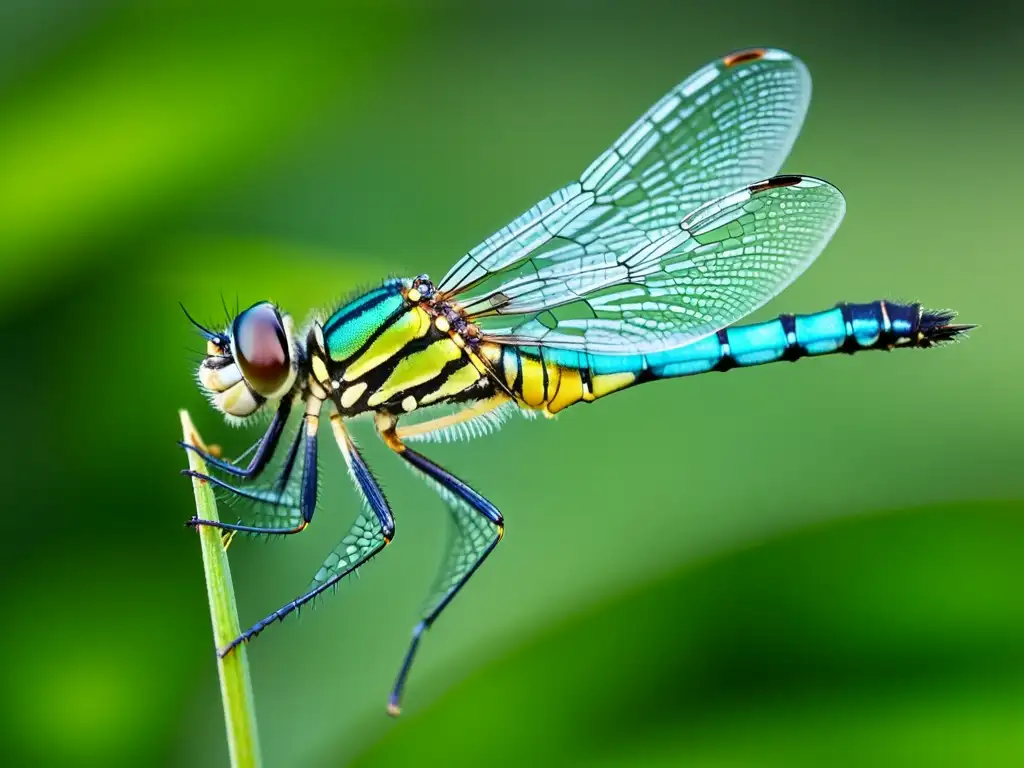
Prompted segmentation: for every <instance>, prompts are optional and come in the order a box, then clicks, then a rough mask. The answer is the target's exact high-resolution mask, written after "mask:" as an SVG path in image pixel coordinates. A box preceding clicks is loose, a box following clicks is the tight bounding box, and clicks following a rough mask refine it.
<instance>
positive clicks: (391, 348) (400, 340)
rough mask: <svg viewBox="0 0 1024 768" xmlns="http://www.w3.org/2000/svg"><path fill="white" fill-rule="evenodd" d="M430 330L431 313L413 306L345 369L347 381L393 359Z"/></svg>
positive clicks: (359, 376)
mask: <svg viewBox="0 0 1024 768" xmlns="http://www.w3.org/2000/svg"><path fill="white" fill-rule="evenodd" d="M428 330H430V315H428V314H427V312H426V310H424V309H423V307H413V308H412V309H410V310H409V311H408V312H406V313H405V314H404V315H402V316H401V317H400V318H398V319H397V320H395V321H394V322H393V323H392V324H391V325H390V327H388V328H387V329H386V330H385V331H384V332H383V333H381V335H380V336H378V337H377V338H376V339H374V340H373V343H372V344H370V346H369V347H368V348H367V350H366V351H365V352H363V354H361V355H360V356H359V357H357V358H356V359H355V360H353V361H352V362H351V364H349V366H348V368H346V369H345V376H344V379H345V381H354V380H356V379H358V378H361V377H362V376H363V375H364V374H366V372H367V371H371V370H373V369H374V368H376V367H377V366H378V365H380V364H381V363H384V362H386V361H387V360H389V359H391V358H392V357H394V356H395V355H397V354H398V353H399V352H401V351H402V348H403V347H404V346H405V345H406V344H408V343H409V342H410V341H413V340H414V339H418V338H420V337H421V336H423V335H425V334H426V332H427V331H428Z"/></svg>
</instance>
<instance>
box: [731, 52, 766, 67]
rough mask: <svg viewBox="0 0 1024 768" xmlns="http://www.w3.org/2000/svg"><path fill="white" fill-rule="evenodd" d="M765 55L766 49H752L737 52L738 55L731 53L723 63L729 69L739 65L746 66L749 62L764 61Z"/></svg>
mask: <svg viewBox="0 0 1024 768" xmlns="http://www.w3.org/2000/svg"><path fill="white" fill-rule="evenodd" d="M765 53H767V51H765V49H764V48H751V49H750V50H747V51H737V52H736V53H730V54H729V55H728V56H726V57H725V58H724V59H722V63H723V64H724V65H725V66H727V67H735V66H736V65H737V64H746V63H747V62H748V61H757V60H759V59H763V58H764V55H765Z"/></svg>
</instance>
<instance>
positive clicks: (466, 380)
mask: <svg viewBox="0 0 1024 768" xmlns="http://www.w3.org/2000/svg"><path fill="white" fill-rule="evenodd" d="M479 380H480V371H478V370H477V368H476V366H475V365H473V364H472V363H467V364H466V365H464V366H462V367H461V368H459V370H457V371H455V373H453V374H452V375H451V376H449V377H448V378H447V379H445V381H444V383H443V384H442V385H441V386H440V387H438V388H437V389H435V390H434V391H433V392H430V393H429V394H426V395H424V396H423V397H421V398H420V405H427V404H429V403H435V402H437V401H438V400H443V399H444V398H446V397H453V396H455V395H457V394H459V393H460V392H463V391H465V390H467V389H469V388H470V387H472V386H473V385H474V384H476V383H477V382H478V381H479Z"/></svg>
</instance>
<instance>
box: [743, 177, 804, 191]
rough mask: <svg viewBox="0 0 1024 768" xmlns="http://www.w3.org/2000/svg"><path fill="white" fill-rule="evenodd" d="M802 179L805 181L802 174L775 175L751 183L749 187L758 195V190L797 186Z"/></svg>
mask: <svg viewBox="0 0 1024 768" xmlns="http://www.w3.org/2000/svg"><path fill="white" fill-rule="evenodd" d="M801 181H803V177H802V176H773V177H772V178H770V179H765V180H764V181H759V182H757V183H756V184H751V185H750V186H749V187H747V189H748V190H750V192H751V193H753V194H755V195H756V194H757V193H758V192H764V191H766V190H769V189H778V188H779V187H795V186H796V185H797V184H799V183H800V182H801Z"/></svg>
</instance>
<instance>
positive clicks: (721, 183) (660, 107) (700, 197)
mask: <svg viewBox="0 0 1024 768" xmlns="http://www.w3.org/2000/svg"><path fill="white" fill-rule="evenodd" d="M810 95H811V79H810V75H809V74H808V72H807V68H806V67H805V66H804V65H803V63H802V62H801V61H800V60H799V59H797V58H796V57H794V56H792V55H790V54H788V53H786V52H785V51H779V50H774V49H757V50H752V51H745V52H743V53H740V54H733V55H732V56H726V57H725V58H723V59H719V60H717V61H714V62H712V63H710V64H707V65H706V66H704V67H702V68H701V69H699V70H697V71H696V72H695V73H694V74H692V75H691V76H690V77H688V78H687V79H686V80H684V81H683V82H682V83H680V84H679V85H678V86H676V87H675V88H673V89H672V90H671V91H669V92H668V93H667V94H666V95H665V96H664V98H662V99H661V101H659V102H658V103H657V104H655V105H654V106H653V107H651V108H650V109H649V110H648V111H647V113H646V114H644V115H643V116H642V117H641V118H640V119H639V120H637V122H636V123H634V124H633V125H632V126H631V127H630V128H629V130H627V131H626V132H625V133H624V134H623V135H622V136H621V137H620V138H619V139H618V141H616V142H615V143H614V144H613V145H612V146H611V147H610V148H609V149H608V150H607V151H606V152H604V154H602V155H601V156H600V157H599V158H598V159H597V160H595V161H594V162H593V163H592V164H591V166H590V167H589V168H588V169H587V170H586V171H585V172H584V173H583V175H582V176H581V177H580V180H579V181H577V182H573V183H572V184H570V185H568V186H567V187H565V188H563V189H560V190H559V191H557V192H555V193H554V194H553V195H551V196H550V197H548V198H546V199H544V200H542V201H541V202H540V203H538V204H537V205H535V206H534V207H533V208H531V209H530V210H528V211H527V212H526V213H524V214H523V215H521V216H519V217H518V218H517V219H515V221H513V222H512V223H511V224H509V225H508V226H506V227H504V228H503V229H501V230H499V231H498V232H496V233H495V234H494V235H492V236H491V237H489V238H488V239H487V240H485V241H484V242H483V243H481V244H480V245H478V246H477V247H476V248H474V249H473V250H472V251H470V252H469V253H468V254H466V255H465V256H464V257H463V258H462V259H461V260H460V261H459V262H458V263H457V264H456V265H455V266H454V267H452V269H451V270H450V271H449V272H448V274H447V275H445V277H444V278H443V279H442V280H441V282H440V283H439V284H438V289H439V290H440V291H441V293H442V295H445V296H447V297H451V296H454V295H456V294H459V293H463V292H465V291H466V290H468V289H469V288H472V287H473V286H476V285H477V284H479V283H480V282H481V281H482V280H484V279H486V278H487V277H488V276H489V275H492V274H494V273H495V272H500V271H501V270H503V269H505V268H507V267H510V266H512V265H514V264H517V263H519V262H521V261H522V260H524V259H526V258H528V257H529V256H530V255H531V254H535V253H537V251H538V250H539V249H543V248H544V247H545V246H546V245H548V244H551V246H552V247H554V248H556V249H557V248H560V247H564V244H565V243H564V242H562V241H563V240H564V241H578V242H580V243H587V242H590V241H592V240H594V239H596V238H598V237H603V238H604V239H605V241H606V242H611V240H612V238H618V239H619V240H620V241H622V244H624V245H629V244H632V243H635V242H636V241H637V240H638V239H642V238H644V237H645V236H647V237H651V238H656V237H657V236H658V235H659V234H661V232H662V231H664V230H665V229H668V228H674V227H675V226H676V225H677V224H678V222H679V220H680V219H681V218H682V217H683V216H684V215H685V214H687V213H689V212H690V211H692V210H694V209H695V208H697V207H698V206H700V205H702V204H704V203H706V202H708V201H710V200H714V199H716V198H718V197H720V196H722V195H724V194H726V193H727V192H729V191H731V190H734V189H737V188H739V187H741V186H743V185H745V184H750V183H752V182H754V181H756V180H758V179H763V178H766V177H768V176H772V175H774V174H775V173H777V172H778V170H779V168H781V166H782V163H783V161H784V160H785V158H786V155H788V154H789V150H790V148H791V147H792V145H793V142H794V141H795V140H796V136H797V134H798V133H799V131H800V126H801V125H802V124H803V120H804V115H805V114H806V112H807V105H808V103H809V101H810ZM556 237H559V238H561V240H560V241H557V242H554V243H552V240H553V239H554V238H556Z"/></svg>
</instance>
